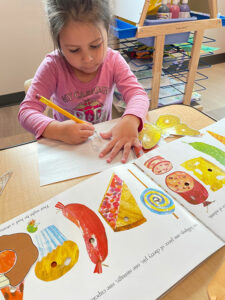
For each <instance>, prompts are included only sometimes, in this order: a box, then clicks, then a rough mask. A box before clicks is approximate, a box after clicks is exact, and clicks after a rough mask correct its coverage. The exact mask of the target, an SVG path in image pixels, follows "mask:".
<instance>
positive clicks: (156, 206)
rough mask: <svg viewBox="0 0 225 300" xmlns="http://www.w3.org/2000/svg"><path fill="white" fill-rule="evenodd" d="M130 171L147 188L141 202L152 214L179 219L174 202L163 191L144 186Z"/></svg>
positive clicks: (142, 194)
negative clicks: (169, 215)
mask: <svg viewBox="0 0 225 300" xmlns="http://www.w3.org/2000/svg"><path fill="white" fill-rule="evenodd" d="M128 171H129V172H130V173H131V174H132V175H133V176H134V177H135V178H136V179H137V180H138V181H139V182H140V183H142V184H143V185H144V187H145V188H146V189H145V190H144V191H143V192H142V193H141V196H140V198H141V201H142V203H143V204H144V205H145V207H147V208H148V209H149V210H150V211H151V212H153V213H155V214H158V215H168V214H172V215H173V216H174V217H175V218H177V219H179V218H178V216H177V215H176V214H175V213H174V211H175V204H174V202H173V200H172V199H171V198H170V197H169V196H168V195H166V194H164V193H163V192H162V191H160V190H157V189H152V188H149V187H148V186H147V185H146V184H144V183H143V182H142V181H141V180H140V179H139V178H138V177H137V176H136V175H135V174H134V173H133V172H132V171H131V170H129V169H128Z"/></svg>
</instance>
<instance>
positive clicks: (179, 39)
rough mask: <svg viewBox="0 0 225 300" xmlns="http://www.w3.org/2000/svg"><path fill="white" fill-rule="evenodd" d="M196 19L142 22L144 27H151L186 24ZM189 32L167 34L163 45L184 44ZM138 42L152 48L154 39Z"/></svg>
mask: <svg viewBox="0 0 225 300" xmlns="http://www.w3.org/2000/svg"><path fill="white" fill-rule="evenodd" d="M196 19H197V18H196V17H191V18H184V19H164V20H148V19H146V20H145V22H144V26H151V25H160V24H170V23H177V22H187V21H194V20H196ZM189 35H190V32H182V33H175V34H168V35H166V37H165V45H170V44H181V43H186V42H187V41H188V39H189ZM138 41H139V42H140V43H142V44H145V45H147V46H150V47H151V46H154V41H155V38H154V37H148V38H141V39H138Z"/></svg>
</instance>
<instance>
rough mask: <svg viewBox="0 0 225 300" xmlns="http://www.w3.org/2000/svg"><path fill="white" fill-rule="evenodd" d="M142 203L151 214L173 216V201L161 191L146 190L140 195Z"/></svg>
mask: <svg viewBox="0 0 225 300" xmlns="http://www.w3.org/2000/svg"><path fill="white" fill-rule="evenodd" d="M141 201H142V203H143V204H144V205H145V206H146V207H147V208H148V209H149V210H150V211H151V212H153V213H156V214H159V215H167V214H173V215H174V216H175V217H176V218H177V216H176V215H175V214H174V211H175V205H174V202H173V200H172V199H171V198H170V197H169V196H168V195H166V194H164V193H163V192H162V191H159V190H157V189H152V188H147V189H146V190H144V191H143V192H142V194H141Z"/></svg>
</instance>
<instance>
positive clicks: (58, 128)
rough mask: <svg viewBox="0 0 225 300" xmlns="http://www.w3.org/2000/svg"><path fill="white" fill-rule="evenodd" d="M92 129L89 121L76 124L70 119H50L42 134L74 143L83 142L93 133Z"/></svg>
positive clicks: (67, 142)
mask: <svg viewBox="0 0 225 300" xmlns="http://www.w3.org/2000/svg"><path fill="white" fill-rule="evenodd" d="M94 130H95V128H94V126H93V125H92V124H91V123H85V124H78V123H75V122H74V121H72V120H66V121H63V122H59V121H52V122H51V123H49V124H48V126H47V127H46V128H45V130H44V132H43V134H42V136H44V137H46V138H49V139H54V140H59V141H63V142H65V143H66V144H72V145H76V144H81V143H83V142H85V141H86V140H87V139H88V138H89V137H90V136H92V135H93V134H94Z"/></svg>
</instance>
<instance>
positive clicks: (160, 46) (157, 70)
mask: <svg viewBox="0 0 225 300" xmlns="http://www.w3.org/2000/svg"><path fill="white" fill-rule="evenodd" d="M164 43H165V35H159V36H156V37H155V44H154V48H155V50H154V54H153V68H152V89H151V93H150V99H151V102H150V110H152V109H154V108H157V107H158V102H159V89H160V79H161V73H162V63H163V54H164Z"/></svg>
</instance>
